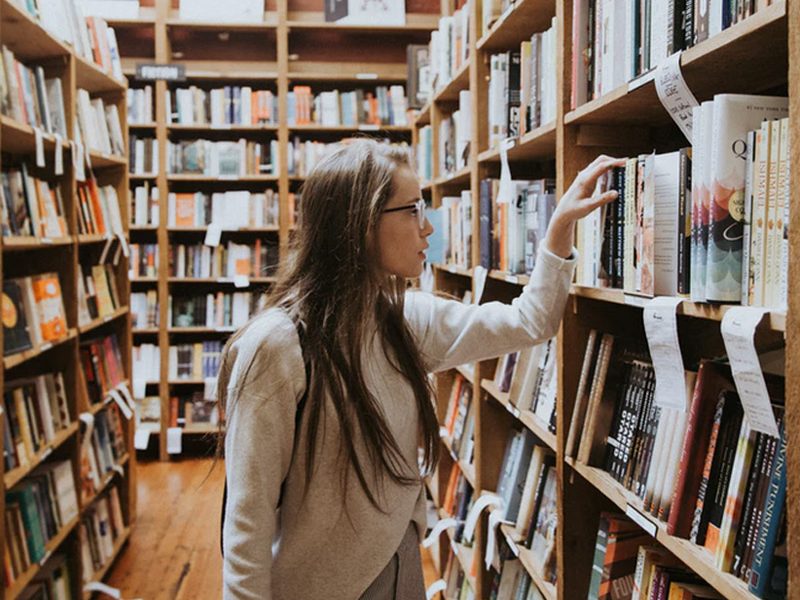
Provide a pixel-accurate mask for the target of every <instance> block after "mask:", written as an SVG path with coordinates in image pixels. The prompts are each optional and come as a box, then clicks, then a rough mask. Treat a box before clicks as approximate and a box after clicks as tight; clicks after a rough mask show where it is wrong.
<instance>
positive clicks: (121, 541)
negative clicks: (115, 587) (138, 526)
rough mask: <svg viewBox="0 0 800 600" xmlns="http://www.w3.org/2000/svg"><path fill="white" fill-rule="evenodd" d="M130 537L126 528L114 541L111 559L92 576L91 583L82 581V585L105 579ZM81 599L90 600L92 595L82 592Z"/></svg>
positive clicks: (129, 531)
mask: <svg viewBox="0 0 800 600" xmlns="http://www.w3.org/2000/svg"><path fill="white" fill-rule="evenodd" d="M130 536H131V528H130V527H126V528H125V529H124V530H123V531H122V532H121V533H120V534H119V535H118V536H117V539H116V540H114V550H113V552H112V553H111V557H110V558H109V559H108V561H107V562H106V564H105V565H103V566H102V567H101V568H100V569H99V570H98V571H96V572H95V573H94V575H92V579H91V581H84V582H83V583H84V585H85V584H87V583H92V582H96V581H102V580H103V579H105V576H106V575H107V574H108V570H109V569H110V568H111V566H112V565H113V564H114V561H115V560H117V558H118V557H119V555H120V552H121V551H122V547H123V546H124V545H125V543H126V542H127V541H128V539H129V538H130ZM83 598H84V600H90V599H91V598H92V593H89V592H84V593H83Z"/></svg>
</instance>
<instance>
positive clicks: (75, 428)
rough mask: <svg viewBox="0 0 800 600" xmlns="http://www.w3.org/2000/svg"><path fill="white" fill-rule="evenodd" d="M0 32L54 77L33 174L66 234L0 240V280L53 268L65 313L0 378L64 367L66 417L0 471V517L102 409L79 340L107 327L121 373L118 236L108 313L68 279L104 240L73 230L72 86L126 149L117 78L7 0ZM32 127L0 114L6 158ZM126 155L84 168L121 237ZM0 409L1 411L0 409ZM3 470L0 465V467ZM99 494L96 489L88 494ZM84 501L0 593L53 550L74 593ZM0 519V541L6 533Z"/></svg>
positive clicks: (132, 468) (118, 477) (128, 496)
mask: <svg viewBox="0 0 800 600" xmlns="http://www.w3.org/2000/svg"><path fill="white" fill-rule="evenodd" d="M0 38H2V40H3V44H4V45H7V46H8V48H9V49H10V50H11V51H12V52H13V53H14V54H15V55H16V56H17V58H18V59H19V60H20V61H22V62H24V63H26V64H28V65H43V66H44V67H45V69H46V70H47V72H48V76H50V77H52V76H56V77H58V78H59V79H61V84H62V89H63V94H64V103H65V107H64V108H65V121H66V123H67V139H63V140H61V141H60V144H61V147H60V148H59V149H58V150H59V151H60V152H61V154H62V157H63V173H62V174H59V175H56V172H55V160H54V155H55V152H56V150H57V146H56V145H57V144H58V143H59V142H58V140H57V139H56V138H55V136H53V135H49V134H46V133H44V134H42V136H41V137H42V141H43V144H42V145H43V147H44V154H45V166H44V167H43V168H38V169H36V171H35V172H36V176H37V177H42V178H44V179H45V180H47V181H51V182H57V185H58V186H59V188H60V191H61V194H62V199H63V203H64V220H65V221H66V224H67V229H68V231H69V234H68V235H67V236H64V237H60V238H40V237H6V238H3V239H2V241H1V242H0V249H1V250H2V252H1V253H0V255H1V258H0V277H2V278H5V279H11V278H15V277H20V276H26V275H33V274H37V273H45V272H57V273H58V276H59V281H60V285H61V292H62V299H63V303H64V309H65V314H66V319H67V331H66V335H64V336H63V337H62V338H60V339H58V340H54V341H51V342H46V343H43V344H40V345H38V346H34V347H33V348H31V349H29V350H26V351H24V352H20V353H17V354H11V355H8V356H4V357H3V362H2V367H1V368H0V383H3V384H7V383H8V382H9V381H11V380H15V379H22V378H27V377H33V376H36V375H40V374H45V373H51V372H62V373H63V374H64V384H65V390H64V391H65V395H66V398H67V404H68V408H69V413H70V420H71V423H70V424H69V425H68V426H66V427H65V428H64V429H62V430H60V431H57V432H55V436H54V437H53V439H51V440H50V441H49V442H47V443H45V444H44V445H43V446H42V447H40V448H39V450H38V451H37V452H36V453H35V454H34V455H33V456H32V457H29V458H30V460H29V461H28V462H27V463H25V464H22V465H20V466H18V467H16V468H14V469H11V470H8V471H5V470H3V471H2V479H3V494H2V495H0V512H3V513H4V514H5V511H6V502H5V495H6V492H7V491H8V490H10V489H11V488H13V487H14V486H17V485H18V484H20V483H21V482H23V481H24V480H25V479H26V477H28V476H29V475H30V474H31V473H32V472H33V471H34V470H35V469H36V468H37V467H39V466H41V465H43V464H47V463H50V462H51V461H53V460H55V459H56V458H57V459H58V460H68V461H69V462H70V463H71V465H72V470H73V474H74V475H78V474H80V472H81V469H80V463H81V450H80V447H81V443H82V440H83V436H84V433H83V431H84V429H85V428H84V426H83V425H82V424H81V420H80V419H79V416H81V415H84V414H89V415H94V414H96V413H97V412H98V411H99V410H100V409H101V408H102V407H103V406H105V404H104V403H100V405H99V406H90V405H89V402H88V397H87V390H86V387H85V382H84V376H83V368H82V365H81V362H80V354H79V347H80V344H81V343H83V342H85V341H87V340H90V339H93V338H94V337H98V336H103V335H107V334H111V333H113V334H115V335H116V336H117V340H118V343H119V349H120V354H121V359H122V366H123V370H124V372H125V373H126V374H130V367H131V364H130V358H131V320H130V314H129V311H128V297H129V294H130V287H129V282H128V264H127V259H126V258H125V256H124V255H122V254H121V253H120V256H119V258H118V259H117V260H116V261H114V254H115V250H116V248H117V247H118V246H119V244H118V242H116V241H115V242H114V247H113V248H112V252H111V253H110V255H109V256H108V258H107V262H108V263H110V264H113V266H112V271H113V279H114V281H113V283H114V284H115V285H116V288H117V292H118V294H117V295H118V298H119V308H117V309H116V310H115V311H114V312H113V313H111V314H109V315H107V316H105V317H103V318H99V319H95V320H93V321H91V322H89V323H84V324H80V323H79V321H78V292H77V286H76V281H77V278H78V277H80V276H81V275H80V268H81V266H82V265H94V264H98V260H99V253H100V251H101V250H102V249H103V244H106V243H108V240H107V238H106V237H105V236H94V235H85V236H84V235H79V234H78V216H77V211H78V210H79V208H78V191H77V176H76V172H75V169H74V167H73V161H72V158H73V157H72V147H71V144H70V140H72V139H74V133H75V132H74V131H73V127H74V125H73V123H74V122H75V119H76V106H75V102H74V99H75V98H76V95H77V90H78V89H85V90H86V91H88V92H89V94H90V96H91V97H93V98H95V97H101V98H102V99H103V101H104V102H105V103H106V104H107V105H109V104H113V105H115V106H116V108H117V110H118V112H119V115H120V120H121V125H122V133H123V144H124V147H125V148H127V142H128V128H127V125H126V121H127V113H126V99H125V97H126V90H127V84H126V82H125V81H122V82H121V81H118V80H115V79H114V78H113V77H112V76H110V75H109V74H107V73H106V72H104V71H103V70H102V69H101V68H100V67H99V66H97V65H95V64H94V63H92V62H89V61H87V60H85V59H84V58H82V57H80V56H77V55H76V54H75V53H74V52H73V51H72V49H71V47H70V46H68V45H66V44H64V43H62V42H61V41H60V40H58V39H57V38H56V37H55V36H53V35H52V34H51V33H49V32H48V31H46V30H45V29H44V28H43V27H42V26H41V25H40V23H39V22H38V21H37V20H36V19H34V18H32V17H31V16H29V15H28V14H27V13H26V12H24V11H23V10H22V9H20V8H19V6H18V5H17V4H16V3H14V2H11V1H10V0H0ZM36 138H37V133H36V131H35V130H34V129H33V128H32V127H29V126H28V125H26V124H23V123H19V122H17V121H15V120H14V119H13V118H12V117H10V116H9V115H0V155H1V156H2V160H3V162H4V165H3V166H5V162H6V161H7V162H8V163H9V164H14V163H17V162H26V163H27V164H28V165H34V164H35V153H36V141H37V140H36ZM127 171H128V160H127V157H126V156H116V155H106V154H102V153H99V152H95V151H88V152H87V165H86V175H87V177H88V176H93V177H95V178H96V180H97V182H98V185H101V186H105V185H110V186H112V187H113V188H114V189H115V191H116V192H117V195H118V196H119V199H120V201H121V202H120V213H121V216H122V220H123V230H124V231H123V234H124V236H125V237H127V234H128V227H127V222H128V210H127V202H125V198H126V194H125V193H124V192H125V191H126V190H127V189H128V185H129V183H128V181H129V180H128V173H127ZM0 412H2V410H1V409H0ZM133 426H134V422H133V420H130V421H125V420H124V419H123V435H124V437H125V445H126V452H127V458H125V459H124V460H123V461H122V465H124V468H123V469H122V474H118V473H116V472H114V476H115V485H117V486H118V488H119V497H120V501H121V509H122V513H123V515H124V516H125V519H126V532H125V533H124V534H122V535H120V536H119V537H118V538H117V540H116V544H117V546H116V549H115V554H114V557H112V559H111V560H110V561H108V563H107V564H106V565H105V567H104V569H103V570H102V572H100V573H97V574H96V578H97V579H98V580H100V579H102V578H103V577H105V573H106V571H107V570H108V568H109V567H110V566H111V565H112V564H113V561H114V559H115V558H116V556H117V555H118V554H119V551H120V549H121V548H122V547H123V545H124V544H125V542H126V541H127V539H128V536H129V532H130V530H131V528H132V527H133V526H134V521H135V519H136V464H135V455H134V452H133V434H134V431H133ZM0 468H4V467H0ZM80 488H81V481H80V479H76V480H75V490H76V493H77V494H78V495H79V496H80ZM98 493H100V492H98ZM87 509H88V505H87V504H85V503H81V504H80V506H79V514H78V516H77V517H76V518H74V519H73V520H72V521H70V522H69V523H65V524H64V526H63V527H62V528H61V529H60V530H59V531H58V533H57V534H56V535H55V536H54V537H53V538H52V539H51V540H49V541H48V542H47V544H46V545H45V555H44V557H43V558H42V560H41V561H39V562H38V563H36V564H34V565H32V566H31V567H30V568H29V569H28V570H26V571H25V572H24V573H21V574H20V576H19V577H18V578H17V579H16V580H15V581H14V582H13V584H12V585H11V586H10V587H4V588H3V589H2V592H0V599H8V600H12V599H14V598H17V597H19V596H20V595H21V594H22V593H23V592H24V590H25V588H26V586H27V585H28V584H29V583H30V582H31V581H32V580H33V579H34V578H35V577H36V576H37V575H38V574H39V572H40V570H41V567H42V565H44V564H45V562H46V561H47V559H48V558H49V557H50V556H51V555H53V554H54V553H63V554H66V555H67V556H68V558H69V560H68V565H69V569H70V573H69V579H70V581H71V584H70V585H71V588H72V592H73V597H78V594H80V590H81V588H82V585H83V584H84V583H86V582H83V581H82V580H81V579H82V572H83V570H82V568H81V562H82V557H81V553H80V552H79V551H78V549H79V542H78V534H77V529H78V527H79V523H80V521H81V519H82V518H83V517H84V516H85V515H86V511H87ZM4 524H5V521H3V523H0V538H2V539H6V535H7V532H6V531H5V528H4Z"/></svg>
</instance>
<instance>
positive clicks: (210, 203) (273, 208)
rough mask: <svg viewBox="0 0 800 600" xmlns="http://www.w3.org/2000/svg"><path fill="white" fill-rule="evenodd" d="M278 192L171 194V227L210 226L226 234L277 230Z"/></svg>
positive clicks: (169, 205)
mask: <svg viewBox="0 0 800 600" xmlns="http://www.w3.org/2000/svg"><path fill="white" fill-rule="evenodd" d="M278 210H279V199H278V192H276V191H275V190H272V189H269V190H266V191H265V192H263V193H254V192H248V191H228V192H214V193H212V194H206V193H203V192H195V193H190V192H170V194H169V195H168V196H167V225H168V226H169V227H178V228H180V227H203V226H205V225H208V224H210V223H215V224H217V225H219V226H220V227H221V228H222V229H224V230H231V229H240V228H242V229H244V228H252V227H277V225H278Z"/></svg>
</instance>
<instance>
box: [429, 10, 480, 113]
mask: <svg viewBox="0 0 800 600" xmlns="http://www.w3.org/2000/svg"><path fill="white" fill-rule="evenodd" d="M469 16H470V2H469V1H467V2H464V4H463V5H462V6H461V7H460V8H459V9H458V10H456V11H454V12H453V14H452V16H444V17H441V18H440V19H439V28H438V29H435V30H433V31H432V32H431V41H430V44H429V48H430V50H429V56H430V78H429V80H428V81H430V85H431V88H432V89H431V90H430V92H429V93H428V94H426V96H427V97H428V98H431V97H433V93H434V92H435V91H438V90H440V89H442V88H443V87H445V86H446V85H447V84H448V83H450V81H452V79H453V78H454V77H455V76H456V74H457V73H458V72H459V71H460V70H461V68H462V67H463V65H464V64H465V63H466V62H467V59H468V58H469ZM423 81H424V80H423Z"/></svg>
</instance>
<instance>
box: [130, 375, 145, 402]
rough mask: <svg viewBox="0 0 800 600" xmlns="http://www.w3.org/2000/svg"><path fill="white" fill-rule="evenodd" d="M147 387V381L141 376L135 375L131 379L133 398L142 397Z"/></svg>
mask: <svg viewBox="0 0 800 600" xmlns="http://www.w3.org/2000/svg"><path fill="white" fill-rule="evenodd" d="M146 389H147V381H145V380H144V379H142V378H141V377H138V378H137V377H135V378H134V379H133V397H134V398H144V395H145V390H146Z"/></svg>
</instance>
